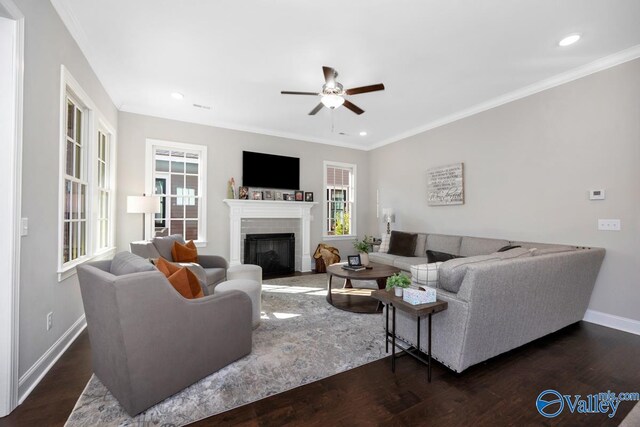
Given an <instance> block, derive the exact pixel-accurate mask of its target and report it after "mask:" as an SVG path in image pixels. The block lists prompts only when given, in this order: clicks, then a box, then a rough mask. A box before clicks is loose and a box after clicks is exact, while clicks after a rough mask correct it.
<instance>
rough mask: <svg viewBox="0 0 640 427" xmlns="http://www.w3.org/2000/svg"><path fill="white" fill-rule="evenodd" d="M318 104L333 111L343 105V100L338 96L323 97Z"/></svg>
mask: <svg viewBox="0 0 640 427" xmlns="http://www.w3.org/2000/svg"><path fill="white" fill-rule="evenodd" d="M320 102H322V105H324V106H325V107H327V108H331V109H334V108H338V107H339V106H341V105H342V104H344V98H343V97H341V96H339V95H323V96H322V98H321V99H320Z"/></svg>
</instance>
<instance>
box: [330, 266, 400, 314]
mask: <svg viewBox="0 0 640 427" xmlns="http://www.w3.org/2000/svg"><path fill="white" fill-rule="evenodd" d="M343 265H344V264H333V265H330V266H329V267H327V301H328V302H329V304H331V305H332V306H334V307H336V308H339V309H341V310H345V311H351V312H354V313H377V312H379V311H381V310H382V304H380V303H379V301H378V300H376V299H375V298H372V297H371V292H373V291H375V290H376V289H365V288H354V287H353V284H352V281H353V280H375V281H376V282H377V285H378V289H384V288H385V286H386V285H387V278H388V277H389V276H393V275H394V274H396V273H399V272H400V269H399V268H397V267H393V266H391V265H385V264H377V263H374V262H372V263H370V264H369V265H370V266H371V267H372V268H371V269H367V270H362V271H351V270H345V269H343V268H342V266H343ZM333 276H336V277H340V278H343V279H344V285H343V286H342V289H340V288H338V289H332V288H331V281H332V279H333Z"/></svg>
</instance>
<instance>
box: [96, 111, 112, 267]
mask: <svg viewBox="0 0 640 427" xmlns="http://www.w3.org/2000/svg"><path fill="white" fill-rule="evenodd" d="M99 130H101V131H102V132H104V133H105V134H106V135H107V136H108V144H109V164H108V166H109V172H108V175H109V186H110V191H109V194H110V199H109V230H108V235H109V243H110V245H109V246H107V247H106V248H101V249H97V248H96V247H95V245H94V249H93V250H94V255H96V256H101V255H103V254H105V253H106V254H112V253H115V249H116V226H115V224H116V197H117V196H116V182H117V181H116V171H117V168H116V159H117V156H116V147H117V144H116V139H117V136H116V130H115V129H114V127H113V126H111V125H110V124H109V122H107V121H106V120H105V119H104V118H103V117H102V116H101V115H100V117H98V126H97V128H96V135H94V137H95V138H97V133H98V131H99ZM96 142H97V141H95V140H94V141H93V143H94V144H96ZM94 150H95V147H94ZM94 155H95V156H94V157H93V159H92V161H93V162H94V169H95V171H94V176H93V178H94V185H93V187H94V191H96V190H97V189H98V170H97V167H96V164H97V159H98V156H97V153H96V152H95V151H94ZM91 204H92V206H93V207H94V210H93V213H94V214H93V217H92V220H93V224H94V225H95V224H97V223H98V200H97V198H95V200H92V203H91ZM94 228H95V230H94V231H93V233H94V239H95V240H94V242H95V241H97V234H98V227H97V226H96V227H94Z"/></svg>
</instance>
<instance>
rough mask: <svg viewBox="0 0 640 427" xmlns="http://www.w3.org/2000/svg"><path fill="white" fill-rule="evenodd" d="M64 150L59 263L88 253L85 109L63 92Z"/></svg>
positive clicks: (64, 262)
mask: <svg viewBox="0 0 640 427" xmlns="http://www.w3.org/2000/svg"><path fill="white" fill-rule="evenodd" d="M66 104H67V108H66V115H65V122H66V151H65V161H64V164H65V171H64V220H63V227H62V242H63V243H62V264H63V265H64V264H66V263H68V262H71V261H74V260H77V259H78V258H81V257H83V256H85V255H86V254H87V228H88V227H87V187H88V185H89V184H88V181H87V168H86V145H85V135H86V132H85V129H86V125H83V122H82V119H83V116H84V112H85V111H86V110H84V109H82V108H81V107H80V103H79V102H78V101H76V100H75V99H73V98H72V97H71V96H70V95H69V94H67V96H66Z"/></svg>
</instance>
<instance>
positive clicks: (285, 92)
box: [280, 90, 318, 96]
mask: <svg viewBox="0 0 640 427" xmlns="http://www.w3.org/2000/svg"><path fill="white" fill-rule="evenodd" d="M280 93H281V94H283V95H314V96H318V93H317V92H295V91H290V90H283V91H280Z"/></svg>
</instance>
